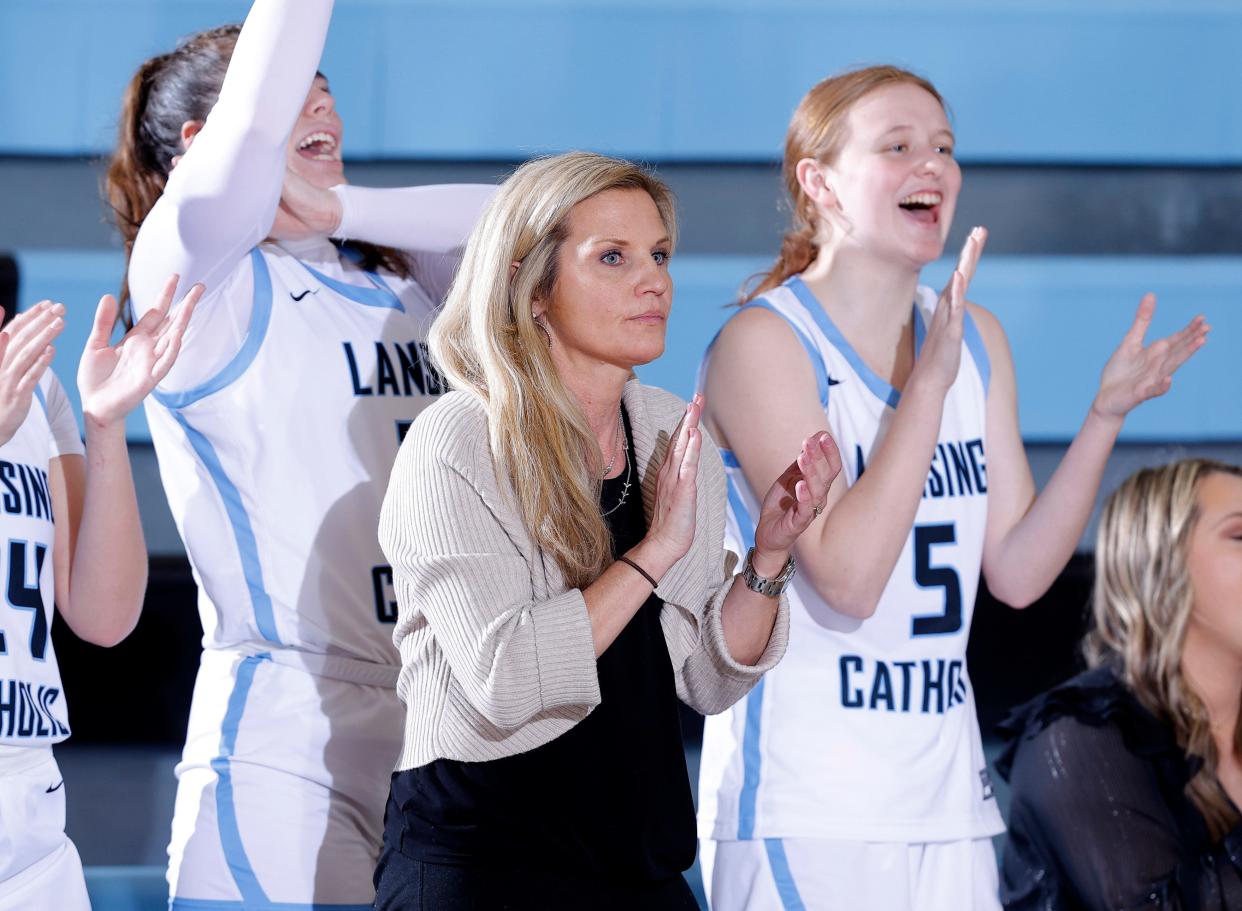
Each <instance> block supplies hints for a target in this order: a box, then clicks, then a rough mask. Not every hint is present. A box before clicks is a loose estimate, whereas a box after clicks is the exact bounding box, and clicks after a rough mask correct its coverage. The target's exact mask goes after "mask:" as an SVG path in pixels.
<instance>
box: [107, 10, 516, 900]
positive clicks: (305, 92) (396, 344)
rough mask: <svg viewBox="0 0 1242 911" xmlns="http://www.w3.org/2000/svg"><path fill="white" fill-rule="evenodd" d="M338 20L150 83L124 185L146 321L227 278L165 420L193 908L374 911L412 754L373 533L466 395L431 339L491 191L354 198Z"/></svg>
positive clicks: (219, 49) (180, 868) (224, 40)
mask: <svg viewBox="0 0 1242 911" xmlns="http://www.w3.org/2000/svg"><path fill="white" fill-rule="evenodd" d="M331 12H332V2H331V0H257V2H255V3H254V5H253V6H252V8H251V10H250V13H249V15H248V17H247V19H246V22H245V24H244V25H243V26H242V27H241V28H240V29H238V28H236V27H225V28H221V29H216V30H213V31H210V32H205V33H202V34H200V35H197V36H195V37H193V38H191V39H190V40H188V41H187V42H186V43H184V44H182V45H181V46H180V47H178V48H177V49H176V50H174V51H172V52H170V53H168V54H164V55H161V56H159V57H156V58H153V59H152V60H149V61H148V62H147V63H145V64H143V66H142V67H141V68H140V69H139V70H138V72H137V73H136V74H135V76H134V78H133V80H132V82H131V84H130V87H129V90H128V93H127V95H126V99H125V103H124V109H123V112H122V117H121V124H120V129H119V133H120V140H119V144H118V147H117V150H116V153H115V155H114V158H113V161H112V165H111V169H110V171H109V196H110V199H111V202H112V204H113V207H114V209H115V210H116V211H117V213H118V222H119V224H120V227H121V229H122V232H123V233H124V234H125V237H126V240H127V243H128V246H129V248H130V250H131V254H130V260H129V268H128V287H129V290H130V292H131V294H132V303H133V307H134V310H135V312H136V313H138V314H142V313H144V312H146V310H147V309H148V308H149V307H150V306H151V304H152V301H153V300H154V298H153V295H152V289H153V287H154V275H155V273H156V270H157V269H165V268H169V267H172V268H176V269H177V270H178V271H179V272H180V273H181V275H182V276H183V279H184V280H185V281H201V282H203V283H204V284H205V285H206V286H207V291H206V293H205V294H204V297H203V300H202V304H201V306H200V307H199V309H198V312H197V313H196V315H195V317H194V319H193V320H191V322H190V324H189V327H188V329H187V332H186V341H185V353H184V356H183V357H182V359H181V361H180V362H179V363H178V365H177V367H176V369H175V370H174V371H173V372H172V373H171V374H170V375H169V376H168V378H167V379H166V380H165V381H164V382H163V383H161V385H160V388H159V389H158V390H157V392H156V394H155V396H153V401H152V403H150V404H149V405H148V409H147V415H148V420H149V422H150V425H151V435H152V439H153V441H154V444H155V448H156V453H157V455H158V457H159V461H160V472H161V475H162V478H163V482H164V487H165V491H166V493H167V495H168V500H169V505H170V507H171V509H172V513H173V516H174V518H175V520H176V522H177V526H178V529H179V531H180V533H181V535H182V538H183V540H184V541H185V546H186V551H187V553H188V556H189V559H190V562H191V565H192V567H193V569H194V573H195V576H196V579H197V581H198V583H199V591H200V599H199V603H200V614H201V617H202V622H203V628H204V646H205V648H204V653H203V659H202V665H201V668H200V670H199V676H198V680H197V683H196V686H195V693H194V701H193V707H192V709H191V714H190V724H189V731H188V734H187V742H186V747H185V751H184V754H183V758H182V762H181V764H180V765H179V766H178V777H179V786H178V794H177V803H176V810H175V815H174V821H173V831H172V840H171V844H170V847H169V853H170V866H169V881H170V885H171V890H172V907H173V908H180V907H185V908H198V907H201V903H202V902H204V901H207V902H216V903H222V904H218V905H215V904H213V905H212V907H217V906H218V907H222V908H223V907H228V908H234V907H246V908H251V907H268V906H269V905H270V904H272V903H276V904H280V906H281V907H290V908H310V907H312V906H313V907H316V908H319V907H332V908H363V907H369V906H370V903H371V900H372V897H373V894H374V892H373V889H372V886H371V874H372V871H373V870H374V868H375V862H376V858H377V856H378V852H379V845H380V836H381V826H382V818H383V808H384V800H385V797H386V795H387V791H388V778H389V775H390V774H391V772H392V768H393V763H394V761H395V759H396V756H397V751H398V749H399V746H400V743H401V730H402V709H401V704H400V702H399V701H398V700H397V696H396V692H395V690H394V684H395V681H396V676H397V671H398V668H399V665H400V661H399V659H398V656H397V652H396V650H395V649H394V647H393V644H392V639H391V637H392V624H393V622H394V621H395V618H396V603H395V596H394V594H393V592H392V587H391V572H390V570H389V568H388V566H387V565H386V561H385V559H384V556H383V554H382V552H381V551H380V549H379V545H378V543H377V540H376V523H377V520H378V516H379V508H380V503H381V500H382V498H383V494H384V489H385V484H386V483H387V479H388V474H389V470H390V469H391V466H392V461H393V459H394V458H395V456H396V452H397V447H398V445H399V442H400V438H401V436H402V435H403V433H404V431H405V428H406V427H407V426H408V425H409V423H410V421H411V420H413V419H414V418H415V417H416V416H417V415H418V414H419V412H420V411H421V410H422V409H423V408H424V407H425V406H426V405H427V404H428V403H430V402H431V401H433V400H434V399H435V398H436V397H437V396H438V395H439V394H440V393H441V392H443V391H444V384H443V382H442V380H441V379H440V377H439V376H438V374H437V373H436V372H435V371H434V370H433V369H432V367H431V365H430V363H429V362H428V359H427V357H426V347H425V344H424V341H425V339H426V335H427V331H428V329H429V328H430V324H431V320H432V318H433V316H434V314H435V311H436V309H437V307H438V306H439V303H440V300H441V297H442V295H443V293H444V292H445V290H446V288H447V285H448V283H449V280H450V279H451V276H452V269H453V266H454V264H455V256H454V253H453V251H454V250H456V248H458V247H459V246H460V245H461V244H462V242H463V241H464V240H465V238H466V236H467V234H468V233H469V230H470V228H471V226H472V225H473V223H474V221H475V219H476V217H477V215H478V213H479V211H480V210H481V209H482V206H483V204H484V203H485V201H486V200H487V199H488V198H489V197H490V195H491V193H492V188H491V187H477V186H455V187H422V188H406V189H396V190H374V189H372V190H368V189H360V188H354V187H350V186H348V185H346V184H345V178H344V172H343V167H342V162H341V147H342V136H343V128H342V122H341V118H340V116H339V115H338V114H337V112H336V108H335V103H334V100H333V97H332V95H331V93H330V92H329V89H328V83H327V80H326V79H325V77H324V76H323V75H322V74H320V73H318V72H317V71H316V68H317V66H318V63H319V59H320V54H321V52H322V49H323V44H324V39H325V35H326V33H327V29H328V21H329V18H330V15H331ZM334 239H335V241H336V242H334Z"/></svg>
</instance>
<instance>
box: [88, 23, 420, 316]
mask: <svg viewBox="0 0 1242 911" xmlns="http://www.w3.org/2000/svg"><path fill="white" fill-rule="evenodd" d="M240 33H241V26H238V25H222V26H220V27H219V28H214V29H209V30H208V31H205V32H199V33H198V34H197V35H193V36H191V37H190V38H188V39H187V40H186V41H185V42H184V43H182V44H180V45H179V46H178V47H177V48H176V50H174V51H171V52H170V53H167V54H161V55H159V56H158V57H152V58H151V59H150V60H148V61H147V62H146V63H144V64H143V65H142V66H140V67H139V68H138V72H136V73H135V74H134V76H133V78H132V79H130V81H129V85H128V86H126V88H125V94H124V95H123V96H122V99H121V113H120V117H119V119H118V122H117V142H116V149H115V150H114V151H113V153H112V158H111V159H110V161H109V162H108V172H107V176H106V177H105V179H104V188H103V189H104V196H105V198H106V199H107V203H108V207H109V209H110V210H111V212H112V219H113V221H114V222H115V224H116V227H117V230H118V231H119V232H120V234H121V239H122V240H123V241H124V244H125V272H126V274H125V275H123V276H122V277H121V293H120V302H121V307H122V311H121V312H122V313H123V314H127V313H128V308H127V307H126V306H125V304H126V302H127V301H128V298H129V281H128V279H127V276H128V273H129V260H130V257H131V256H132V255H133V252H134V240H135V239H136V238H137V237H138V229H139V228H141V227H142V222H143V220H144V219H145V218H146V217H147V215H148V214H150V212H151V209H152V208H154V206H155V203H156V202H157V201H158V200H159V198H160V196H161V195H163V193H164V186H165V184H166V183H167V182H168V174H169V172H171V171H172V166H173V159H174V158H176V157H177V156H178V155H180V154H182V152H183V151H184V147H183V145H182V141H181V128H182V125H183V124H185V123H187V122H189V121H199V122H202V121H205V120H206V119H207V115H208V114H209V113H210V112H211V109H212V108H213V107H215V104H216V101H217V100H218V99H219V97H220V88H221V86H223V85H224V76H225V73H227V72H228V66H229V61H230V60H231V59H232V57H233V48H234V47H235V46H236V45H237V36H238V35H239V34H240ZM349 246H350V247H352V248H354V249H355V250H356V251H357V252H358V254H359V255H360V265H361V266H362V267H363V268H365V269H369V270H375V269H378V268H384V269H387V270H388V271H390V272H393V273H395V274H397V275H399V276H401V277H403V278H409V277H411V271H410V263H409V261H408V259H407V258H406V257H405V255H404V254H403V253H401V252H400V251H398V250H394V249H391V248H389V247H380V246H377V245H375V244H368V243H360V242H351V243H350V244H349Z"/></svg>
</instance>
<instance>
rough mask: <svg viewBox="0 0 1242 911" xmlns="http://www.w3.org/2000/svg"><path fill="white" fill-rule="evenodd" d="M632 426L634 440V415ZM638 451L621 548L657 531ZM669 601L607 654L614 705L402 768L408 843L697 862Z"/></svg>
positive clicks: (638, 862) (617, 488)
mask: <svg viewBox="0 0 1242 911" xmlns="http://www.w3.org/2000/svg"><path fill="white" fill-rule="evenodd" d="M625 429H626V438H627V440H629V438H630V436H631V434H630V431H629V418H628V416H626V417H625ZM628 458H629V481H630V488H629V491H628V495H627V496H626V498H625V502H624V503H622V504H621V505H620V506H619V507H618V508H617V509H616V510H615V511H613V512H611V513H609V514H608V515H607V517H606V519H605V521H606V522H607V523H608V526H609V529H610V530H611V532H612V538H613V547H614V553H617V554H621V553H624V552H625V551H627V550H629V549H630V548H631V547H633V546H634V545H635V544H637V543H638V542H639V541H641V540H642V538H643V536H644V535H645V534H646V530H647V525H646V519H645V517H644V515H643V505H642V487H641V484H640V483H639V477H638V465H637V463H636V458H635V455H634V448H633V444H632V443H629V444H628ZM625 482H626V472H625V471H623V472H622V473H621V475H620V477H618V478H616V479H613V480H609V481H605V482H604V484H603V490H602V492H601V495H600V504H601V506H600V508H601V511H602V512H607V511H608V510H610V509H612V507H613V506H615V505H616V504H617V503H618V501H619V500H620V498H621V495H622V492H623V489H624V486H625ZM634 576H635V578H634V584H636V585H639V584H642V585H645V584H647V583H646V582H644V581H643V580H642V579H641V578H640V577H639V576H638V574H637V573H635V574H634ZM662 607H663V602H662V601H661V600H660V599H659V598H657V597H656V596H655V595H652V596H651V597H650V598H648V599H647V601H646V603H645V604H643V606H642V607H641V608H640V609H639V610H638V612H637V613H636V614H635V615H634V617H633V619H631V620H630V622H629V623H628V624H627V625H626V627H625V629H623V630H622V631H621V634H620V635H619V636H617V638H616V640H615V641H614V642H613V643H612V645H610V646H609V647H608V649H607V650H606V651H605V652H604V654H603V655H601V656H600V657H599V659H598V660H597V662H596V667H597V670H598V673H599V689H600V696H601V702H600V704H599V705H598V706H597V707H596V708H595V709H594V711H592V712H591V713H590V714H589V715H587V717H586V718H584V719H583V720H582V721H581V722H579V723H578V724H577V725H575V726H574V727H573V728H571V729H570V730H569V731H567V732H566V733H564V734H562V735H561V736H560V737H558V738H557V739H555V740H553V741H551V742H550V743H546V744H544V745H543V746H540V747H537V748H536V749H534V750H530V751H529V752H526V753H520V754H518V755H516V756H506V757H504V758H502V759H495V760H491V761H489V762H460V761H456V760H450V759H437V760H435V761H433V762H431V763H428V764H427V765H424V766H420V767H419V768H415V769H409V770H406V771H403V772H399V773H397V774H396V775H395V776H393V782H392V799H393V801H394V802H395V803H396V805H397V806H398V807H400V810H401V815H402V817H403V818H404V824H405V826H404V828H405V831H404V833H403V835H402V838H401V850H402V853H404V854H406V855H408V856H412V857H415V858H416V859H418V860H423V861H430V862H435V863H451V864H487V865H493V866H520V867H522V868H524V869H526V870H537V871H544V872H548V873H552V874H555V875H565V876H570V877H586V878H591V879H600V878H602V879H607V880H612V881H616V882H618V883H628V884H641V883H644V882H657V881H662V880H666V879H670V878H672V877H679V876H680V875H681V873H682V871H684V870H686V869H688V868H689V867H690V865H691V864H692V863H693V862H694V852H695V843H696V839H695V822H694V804H693V798H692V797H691V793H690V780H689V777H688V775H687V772H686V760H685V753H684V750H683V746H682V740H681V725H680V718H679V714H678V707H677V693H676V687H675V683H674V679H673V668H672V663H671V662H670V660H669V656H668V648H667V646H666V644H665V641H664V633H663V630H662V629H661V626H660V611H661V609H662ZM389 812H392V809H391V805H390V811H389Z"/></svg>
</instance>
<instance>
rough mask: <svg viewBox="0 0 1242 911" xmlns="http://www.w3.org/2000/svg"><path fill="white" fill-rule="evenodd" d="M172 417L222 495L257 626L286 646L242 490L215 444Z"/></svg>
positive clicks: (182, 417)
mask: <svg viewBox="0 0 1242 911" xmlns="http://www.w3.org/2000/svg"><path fill="white" fill-rule="evenodd" d="M172 416H173V418H175V419H176V421H177V423H178V424H180V425H181V429H182V430H184V431H185V435H186V438H187V439H188V440H189V441H190V446H191V447H192V448H193V449H194V452H195V454H196V455H197V456H198V458H199V460H200V461H201V462H202V463H203V465H204V467H206V469H207V473H208V474H210V475H211V480H212V482H213V483H214V484H215V485H216V492H217V493H219V495H220V501H221V502H222V503H224V510H225V512H226V513H228V517H229V525H230V526H231V527H232V529H233V540H234V541H235V542H236V543H237V554H238V556H239V557H240V558H241V564H242V575H243V576H244V577H245V579H246V587H247V589H249V591H250V604H251V606H252V608H253V609H254V621H255V625H256V626H257V627H258V628H259V632H260V633H261V634H262V636H263V638H264V639H266V640H267V641H268V642H270V643H272V644H273V645H278V646H279V645H283V644H284V643H282V642H281V641H280V635H279V633H277V631H276V617H275V615H274V614H273V613H272V598H271V596H270V595H269V594H268V593H267V586H266V585H265V584H264V582H263V566H262V564H261V563H260V562H259V545H258V542H257V541H256V539H255V535H254V527H253V526H252V525H251V524H250V516H249V515H248V514H247V512H246V507H245V504H243V502H242V496H241V491H239V490H238V489H237V485H236V484H234V483H233V481H232V479H231V478H229V476H228V474H227V473H226V472H225V470H224V466H223V465H222V464H220V456H219V455H218V454H217V453H216V448H215V447H214V446H212V445H211V441H210V440H209V439H207V437H205V436H204V435H203V434H202V433H200V432H199V431H197V430H195V429H194V428H193V427H191V426H190V422H189V421H188V420H186V418H185V415H184V414H182V413H181V412H180V411H173V412H172Z"/></svg>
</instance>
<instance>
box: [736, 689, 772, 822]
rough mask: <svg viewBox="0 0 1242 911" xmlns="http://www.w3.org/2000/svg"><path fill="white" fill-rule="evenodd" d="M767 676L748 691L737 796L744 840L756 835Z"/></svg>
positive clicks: (738, 816) (739, 820)
mask: <svg viewBox="0 0 1242 911" xmlns="http://www.w3.org/2000/svg"><path fill="white" fill-rule="evenodd" d="M766 682H767V678H765V677H760V678H759V682H758V683H756V684H755V688H754V689H752V690H751V691H750V692H749V693H747V694H746V721H745V724H744V726H743V729H742V790H741V792H740V793H739V794H738V798H737V837H738V838H739V839H742V840H743V841H745V840H748V839H751V838H754V837H755V804H756V803H757V802H758V800H759V771H760V767H761V766H762V764H763V754H762V753H761V752H760V751H759V735H760V734H761V733H762V730H761V726H762V724H763V687H764V684H765V683H766Z"/></svg>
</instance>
